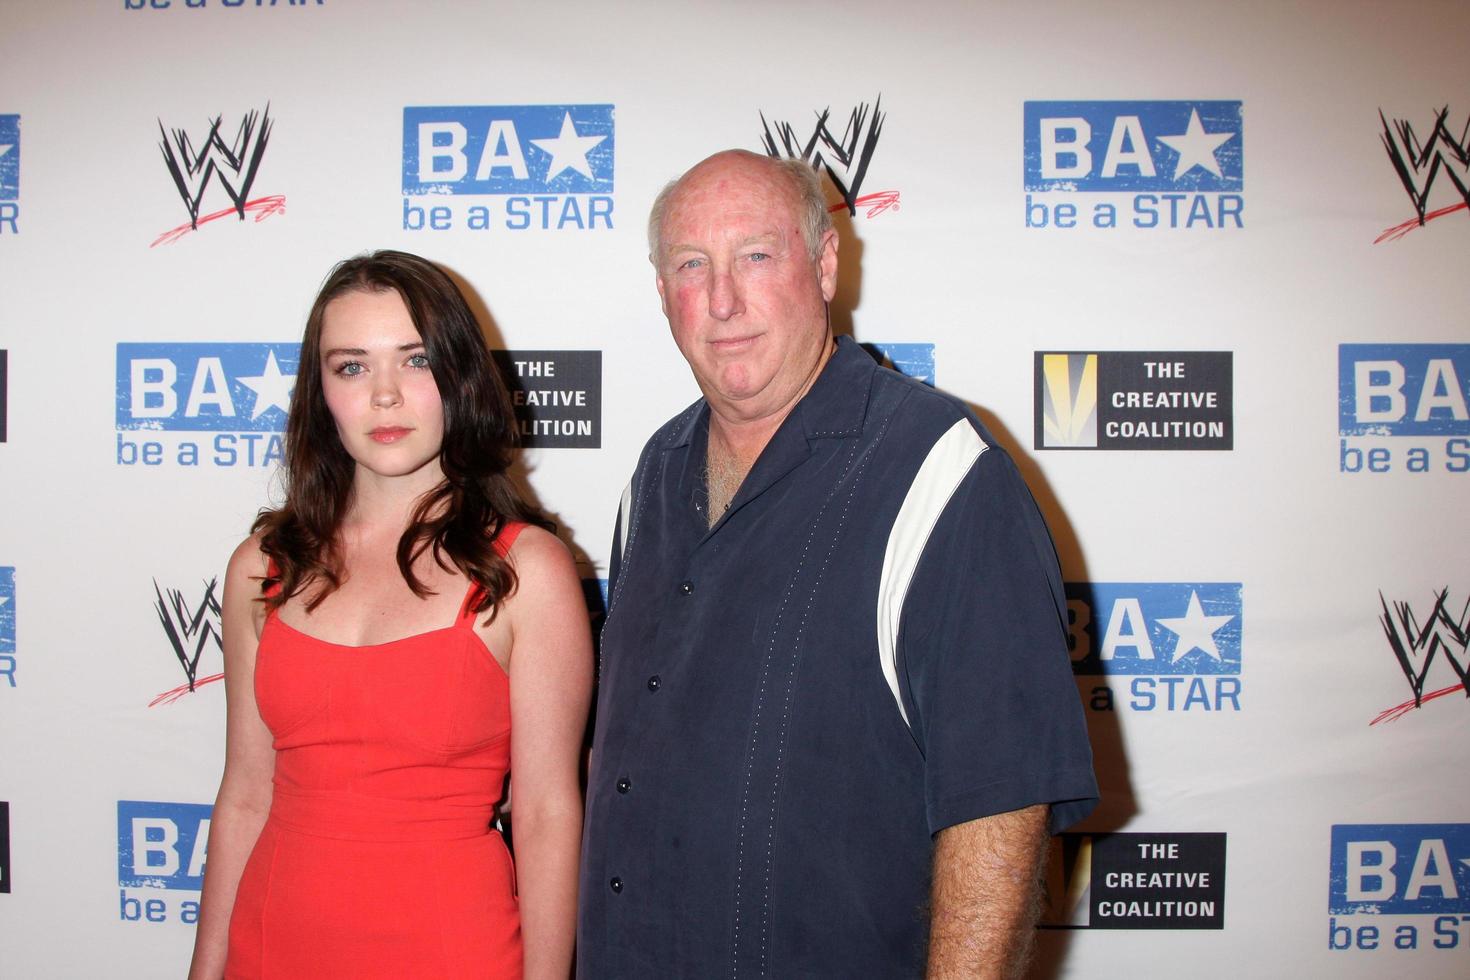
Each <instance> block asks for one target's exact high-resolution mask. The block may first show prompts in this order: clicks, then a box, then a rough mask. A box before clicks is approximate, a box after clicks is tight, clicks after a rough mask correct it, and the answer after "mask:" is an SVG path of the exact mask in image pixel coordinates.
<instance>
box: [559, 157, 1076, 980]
mask: <svg viewBox="0 0 1470 980" xmlns="http://www.w3.org/2000/svg"><path fill="white" fill-rule="evenodd" d="M649 236H650V244H651V247H652V254H651V258H652V261H653V264H654V266H655V268H656V270H657V282H658V293H659V297H660V298H661V300H662V303H663V310H664V313H665V315H666V316H667V317H668V320H669V326H670V328H671V329H672V331H673V334H674V342H675V343H676V344H678V346H679V350H680V351H681V352H682V353H683V355H684V357H685V358H686V359H687V360H688V362H689V366H690V368H691V369H692V370H693V372H694V377H695V380H696V381H697V382H698V383H699V388H700V390H701V391H702V392H703V394H704V397H703V398H702V399H700V400H699V401H698V402H696V403H695V404H694V405H691V406H690V407H689V408H688V409H686V410H685V411H684V412H682V413H680V414H679V415H678V416H677V417H676V418H674V419H673V420H672V421H670V422H669V423H668V424H667V425H665V426H664V427H663V428H662V429H660V430H659V431H658V432H657V433H656V434H655V435H654V436H653V438H652V439H651V440H650V441H649V443H648V445H647V447H646V448H645V449H644V451H643V455H642V457H641V459H640V460H639V463H638V467H637V470H636V472H635V474H634V476H633V480H632V483H631V484H630V485H629V488H628V491H627V493H626V494H625V495H624V498H623V503H622V507H621V509H620V512H619V518H618V530H617V535H616V538H615V540H614V545H613V555H612V570H611V576H610V589H611V591H610V597H609V602H608V616H607V621H606V625H605V627H604V630H603V640H602V656H603V664H602V674H601V693H600V699H599V705H598V713H597V732H596V737H595V741H594V745H593V752H592V774H591V782H590V786H589V789H588V809H587V829H586V844H585V849H584V863H583V871H582V912H581V923H580V928H579V950H578V960H579V970H580V972H581V974H582V975H583V976H585V977H589V978H599V980H600V978H607V977H639V978H642V977H719V976H726V977H747V976H750V977H754V976H772V977H911V976H918V975H921V974H923V972H924V970H925V964H926V963H927V969H928V972H929V974H930V975H931V976H977V975H994V976H1003V975H1006V974H1007V973H1008V972H1009V971H1012V970H1014V969H1016V968H1017V964H1018V962H1019V961H1020V958H1021V957H1022V956H1023V954H1024V950H1025V947H1026V946H1027V944H1028V938H1029V935H1030V933H1031V928H1032V923H1033V918H1034V914H1035V912H1034V907H1035V904H1036V887H1037V886H1036V881H1037V877H1038V875H1037V868H1038V865H1039V862H1040V860H1041V856H1042V853H1043V850H1044V846H1045V833H1046V827H1047V824H1048V812H1049V813H1050V824H1051V827H1052V829H1053V830H1056V829H1059V828H1060V827H1062V826H1065V825H1067V824H1070V823H1072V822H1073V821H1075V820H1077V819H1080V818H1081V817H1082V816H1084V815H1085V814H1086V813H1087V812H1088V810H1090V809H1091V807H1092V806H1093V805H1094V803H1095V801H1096V796H1097V789H1096V783H1095V782H1094V779H1093V775H1092V763H1091V753H1090V750H1089V748H1088V744H1087V736H1086V731H1085V728H1084V726H1083V721H1082V714H1081V708H1080V705H1079V703H1078V698H1077V693H1076V689H1075V687H1074V686H1073V683H1072V678H1071V671H1070V669H1069V666H1068V659H1067V653H1066V647H1065V633H1064V627H1063V623H1064V619H1063V616H1064V609H1065V606H1064V602H1063V597H1062V585H1061V581H1060V575H1059V573H1058V570H1057V563H1056V557H1055V553H1054V551H1053V548H1052V544H1051V540H1050V538H1049V537H1048V535H1047V531H1046V527H1045V525H1044V524H1043V522H1042V520H1041V517H1040V515H1039V514H1038V512H1037V510H1036V506H1035V504H1034V502H1033V501H1032V499H1031V497H1030V495H1029V494H1028V493H1027V491H1026V488H1025V486H1024V485H1023V483H1022V482H1021V480H1020V478H1019V476H1018V475H1017V473H1016V469H1015V467H1014V465H1013V464H1012V463H1011V461H1010V459H1009V458H1007V457H1006V455H1005V453H1004V451H1003V450H1001V449H1000V448H998V447H996V446H995V444H994V442H993V440H992V439H991V438H990V436H989V435H988V434H987V433H986V432H985V430H984V428H982V427H981V426H980V424H979V423H978V422H977V421H976V420H975V418H974V416H973V415H972V414H971V413H970V412H969V411H968V410H967V409H966V407H965V406H964V405H963V404H962V403H960V402H959V401H957V400H955V399H954V398H951V397H948V396H946V395H943V394H940V393H938V392H936V391H933V390H932V389H930V388H927V387H925V386H924V385H921V384H918V383H916V382H914V381H911V380H909V379H906V378H903V377H901V376H900V375H898V374H895V373H893V372H891V371H887V370H884V369H882V368H880V367H878V365H877V364H875V363H874V362H873V360H872V359H871V358H870V357H868V355H867V354H865V353H864V352H863V351H862V350H861V349H860V348H858V347H857V346H856V345H855V344H853V343H852V342H851V341H850V340H848V339H846V338H842V339H840V340H834V339H833V336H832V333H831V329H830V327H829V325H828V318H827V303H828V302H829V301H830V300H831V299H832V295H833V292H834V290H835V288H836V283H837V233H836V232H835V231H834V230H833V229H832V226H831V222H830V220H829V218H828V215H827V209H826V206H825V202H824V200H823V197H822V192H821V187H820V184H819V183H818V182H817V178H816V175H815V173H814V172H813V171H812V170H811V168H810V167H807V166H805V165H804V164H802V163H800V162H797V161H776V160H771V159H769V158H766V157H762V156H757V155H754V154H750V153H744V152H735V151H732V152H726V153H721V154H717V155H716V156H713V157H711V158H709V159H708V160H705V161H704V162H702V163H700V164H699V165H698V166H696V167H694V168H693V169H692V170H690V171H689V172H688V173H686V174H685V175H684V176H683V177H682V178H680V179H679V180H678V181H676V182H675V183H673V184H671V185H670V186H669V187H668V188H666V189H665V190H664V192H663V194H661V195H660V196H659V198H658V200H657V202H656V203H655V204H654V208H653V214H652V216H651V218H650V221H649Z"/></svg>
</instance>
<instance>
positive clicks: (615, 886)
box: [607, 878, 623, 895]
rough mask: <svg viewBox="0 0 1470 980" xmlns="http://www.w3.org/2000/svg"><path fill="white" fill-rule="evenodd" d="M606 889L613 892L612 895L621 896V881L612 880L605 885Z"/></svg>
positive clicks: (619, 879) (617, 879)
mask: <svg viewBox="0 0 1470 980" xmlns="http://www.w3.org/2000/svg"><path fill="white" fill-rule="evenodd" d="M607 887H609V888H611V889H612V890H613V894H614V895H621V894H622V893H623V879H621V878H614V879H613V880H612V881H609V882H608V883H607Z"/></svg>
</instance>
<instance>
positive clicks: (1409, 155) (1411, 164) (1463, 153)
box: [1378, 106, 1470, 241]
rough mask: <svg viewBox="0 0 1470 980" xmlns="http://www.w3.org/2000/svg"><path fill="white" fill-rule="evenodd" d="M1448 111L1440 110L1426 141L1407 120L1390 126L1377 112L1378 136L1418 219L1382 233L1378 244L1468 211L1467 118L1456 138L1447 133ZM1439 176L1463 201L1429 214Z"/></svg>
mask: <svg viewBox="0 0 1470 980" xmlns="http://www.w3.org/2000/svg"><path fill="white" fill-rule="evenodd" d="M1449 112H1450V110H1449V106H1445V107H1444V108H1443V109H1441V110H1439V112H1438V113H1436V114H1435V117H1434V125H1433V126H1432V127H1430V130H1429V136H1428V138H1426V139H1423V140H1421V139H1420V138H1419V135H1418V134H1417V133H1416V132H1414V127H1413V125H1412V124H1411V123H1409V122H1408V121H1407V120H1404V119H1395V120H1393V122H1391V123H1390V122H1389V121H1388V119H1387V118H1386V117H1385V116H1384V115H1383V112H1382V110H1380V111H1379V113H1378V119H1379V121H1380V122H1382V123H1383V134H1382V136H1381V137H1380V139H1382V141H1383V148H1384V149H1385V150H1387V151H1388V159H1389V162H1390V163H1392V164H1393V169H1394V172H1395V173H1397V174H1398V175H1399V181H1400V183H1402V184H1403V185H1404V192H1405V193H1407V194H1408V195H1409V200H1410V201H1411V202H1412V203H1413V205H1414V213H1415V215H1416V216H1417V218H1413V219H1410V220H1409V221H1406V222H1404V224H1402V225H1398V226H1396V227H1394V228H1390V229H1389V230H1388V231H1385V232H1384V233H1383V234H1382V235H1380V236H1379V238H1378V240H1379V241H1383V240H1384V239H1391V238H1400V237H1402V236H1403V234H1405V233H1406V232H1407V231H1408V230H1409V228H1412V227H1414V226H1416V225H1418V226H1422V225H1423V224H1424V223H1425V222H1426V221H1429V220H1432V219H1434V218H1438V217H1441V216H1442V215H1446V214H1449V213H1450V212H1452V211H1459V210H1462V209H1464V208H1470V118H1467V119H1466V121H1465V127H1464V128H1463V129H1462V130H1461V131H1460V135H1459V137H1458V138H1457V137H1456V136H1455V135H1454V134H1453V133H1451V132H1450V127H1449V123H1448V121H1447V120H1448V117H1449ZM1441 173H1443V174H1444V175H1445V176H1446V177H1447V178H1448V179H1449V181H1450V183H1452V184H1454V185H1455V190H1457V191H1459V193H1460V197H1461V198H1463V202H1462V203H1459V204H1452V205H1450V206H1449V207H1445V208H1439V209H1437V210H1435V211H1429V210H1428V207H1429V192H1430V191H1431V190H1433V189H1434V182H1435V181H1436V180H1437V179H1438V178H1439V175H1440V174H1441Z"/></svg>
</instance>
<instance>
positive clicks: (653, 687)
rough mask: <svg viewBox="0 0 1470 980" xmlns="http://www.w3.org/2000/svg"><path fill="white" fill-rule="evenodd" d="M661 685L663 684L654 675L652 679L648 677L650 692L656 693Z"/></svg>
mask: <svg viewBox="0 0 1470 980" xmlns="http://www.w3.org/2000/svg"><path fill="white" fill-rule="evenodd" d="M661 683H663V682H662V681H660V680H659V679H658V675H657V674H654V675H653V676H652V677H650V678H649V679H648V689H649V690H650V691H657V690H658V686H659V684H661Z"/></svg>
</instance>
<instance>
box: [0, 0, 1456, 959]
mask: <svg viewBox="0 0 1470 980" xmlns="http://www.w3.org/2000/svg"><path fill="white" fill-rule="evenodd" d="M1467 13H1470V12H1467V10H1466V9H1465V7H1464V5H1463V4H1461V3H1454V2H1444V3H1429V2H1405V3H1397V4H1380V3H1359V2H1316V3H1300V4H1275V3H1237V2H1225V0H1210V2H1201V3H1195V4H1188V5H1182V6H1181V5H1179V4H1165V3H1157V4H1155V3H1141V2H1122V3H1115V4H1105V5H1104V4H1090V3H1086V2H1081V0H1064V2H1059V3H1054V4H1048V5H1044V6H1036V5H1030V4H1020V3H1014V4H1013V3H981V2H967V3H958V2H935V3H925V4H909V5H893V4H886V3H880V2H869V0H849V2H844V3H830V4H784V5H783V4H776V3H748V4H741V5H733V4H729V5H727V4H718V3H713V2H709V3H694V4H689V3H673V2H661V0H659V2H655V0H648V2H627V3H619V4H606V3H590V2H580V0H569V2H562V3H558V4H555V5H545V4H492V3H482V2H471V0H463V2H453V0H412V2H410V0H399V2H388V0H87V2H84V0H7V2H6V3H5V4H4V5H3V7H0V486H3V488H4V498H3V499H4V506H3V507H0V975H4V976H6V977H16V978H29V977H83V978H90V977H103V976H106V977H119V978H122V977H127V978H134V977H136V978H151V977H164V976H179V975H182V972H183V970H184V968H185V965H186V963H187V961H188V955H189V950H190V946H191V943H192V940H193V923H194V921H195V919H196V917H197V913H198V899H199V887H200V882H201V876H202V874H203V871H204V868H205V865H206V862H207V853H206V849H205V840H206V837H207V833H208V822H209V818H210V804H211V801H212V799H213V797H214V792H215V789H216V787H217V782H218V778H219V774H220V766H221V761H222V756H223V732H224V703H225V702H224V691H223V684H221V683H219V681H220V672H221V669H222V666H221V664H222V660H221V649H220V633H219V629H220V623H219V616H220V594H221V583H222V576H223V572H224V567H225V562H226V559H227V557H228V556H229V554H230V551H231V549H232V548H233V547H234V545H235V544H236V543H237V542H238V541H239V540H240V539H241V538H242V537H243V536H244V535H245V533H246V531H247V529H248V527H249V524H250V522H251V519H252V517H253V516H254V514H255V513H256V511H257V510H258V509H259V508H261V507H262V506H265V505H267V504H269V503H271V502H273V501H276V500H278V499H279V493H280V487H279V481H278V479H277V474H276V467H277V464H278V463H279V461H280V459H281V450H282V429H283V426H284V422H285V417H286V415H285V413H286V409H287V406H288V405H289V403H290V399H291V395H292V389H293V386H294V384H295V377H296V373H297V368H298V341H299V339H300V334H301V330H302V328H303V325H304V319H305V316H306V312H307V309H308V307H309V305H310V302H311V300H312V297H313V295H314V294H315V291H316V289H317V286H318V285H319V284H320V282H321V280H322V278H323V276H324V275H325V274H326V272H327V270H328V269H329V268H330V267H331V265H332V264H333V263H334V262H335V261H337V260H339V259H341V258H343V257H346V256H349V255H352V254H355V253H357V252H361V251H363V250H367V249H373V248H382V247H392V248H400V249H406V250H409V251H413V252H418V253H421V254H423V255H425V256H427V257H429V258H431V259H433V260H435V261H438V262H440V263H442V264H443V265H444V266H446V267H447V268H448V269H449V270H451V272H452V274H453V275H454V276H455V277H456V279H457V280H458V281H459V282H460V283H461V284H462V287H463V289H464V291H465V293H466V294H467V295H468V296H469V297H470V299H471V303H472V305H473V306H474V307H475V309H476V310H477V312H478V313H479V314H480V316H481V318H482V321H483V324H484V328H485V331H486V333H487V336H488V337H489V338H490V343H491V347H492V348H494V349H495V350H496V351H497V352H498V353H497V357H498V358H499V360H500V363H501V365H502V367H503V368H504V370H505V371H506V372H507V374H508V375H509V376H510V377H511V378H512V379H513V382H514V384H515V387H516V391H517V395H516V401H517V408H516V411H517V413H518V416H519V424H520V429H521V433H522V435H523V441H524V444H525V447H526V448H525V451H524V453H523V456H522V460H521V463H520V464H519V467H518V474H519V476H520V477H521V479H522V480H523V481H524V483H525V486H526V487H527V488H528V491H529V492H530V493H532V494H533V495H534V497H535V498H536V500H538V501H539V503H540V504H541V505H542V506H544V507H545V508H546V510H547V511H548V512H549V513H551V514H552V515H553V516H554V517H555V519H556V520H557V522H558V524H559V526H560V533H561V535H562V537H563V538H564V539H565V540H566V542H567V543H568V545H570V546H571V548H572V549H573V550H574V552H575V554H576V555H577V557H578V561H579V563H580V566H581V568H582V572H583V575H584V577H585V580H586V581H585V585H586V591H587V595H588V601H589V603H590V604H591V605H592V606H593V608H594V609H596V608H597V607H598V606H599V605H600V589H599V584H600V581H601V580H602V579H603V578H604V577H605V575H606V568H607V558H608V550H609V546H610V538H611V532H612V523H613V517H614V514H615V510H616V506H617V498H618V494H619V492H620V490H621V488H622V486H623V485H624V483H625V482H626V480H627V478H628V476H629V475H630V473H631V470H632V467H633V464H634V462H635V458H636V454H637V451H638V449H639V447H640V446H641V445H642V443H643V441H644V439H645V438H646V437H647V436H648V435H649V434H650V433H651V432H652V430H653V429H654V428H655V427H656V426H657V425H658V424H659V423H660V422H662V421H663V420H664V419H665V418H667V417H668V416H670V415H672V414H674V413H675V412H676V411H678V410H679V409H680V408H682V407H683V406H684V405H685V404H687V403H688V402H689V401H691V400H692V399H693V398H694V397H696V395H697V392H696V389H695V387H694V385H693V383H692V381H691V380H690V377H689V374H688V371H687V369H686V368H685V366H684V364H683V362H682V360H681V359H680V357H679V355H678V353H677V351H676V350H675V348H674V345H673V343H672V342H671V340H670V339H669V337H668V334H667V327H666V325H665V324H664V322H663V320H662V317H661V315H660V312H659V307H658V301H657V296H656V294H655V290H654V282H653V273H652V270H651V268H650V266H649V265H648V262H647V259H646V251H647V249H646V244H645V238H644V226H645V221H646V215H647V210H648V206H649V204H650V203H651V201H652V199H653V197H654V195H655V194H656V193H657V191H658V189H659V188H660V187H661V186H662V185H663V183H664V182H665V181H667V180H668V179H670V178H672V177H674V176H676V175H677V174H678V173H680V172H681V171H683V170H684V169H685V168H687V167H688V166H690V165H691V164H693V163H694V162H696V161H697V160H699V159H700V158H702V157H704V156H706V155H707V154H709V153H711V152H713V151H715V150H718V149H722V148H725V147H744V148H747V149H750V150H754V151H758V152H767V153H772V154H781V155H792V156H800V157H805V158H806V159H808V160H810V161H811V163H812V164H813V165H814V166H816V167H818V168H820V169H821V170H822V172H823V173H824V174H825V175H826V177H827V178H828V185H827V186H828V196H829V200H830V202H831V205H832V208H833V211H834V215H835V216H836V220H837V223H838V227H839V230H840V232H841V235H842V245H841V271H840V278H841V282H840V288H839V292H838V297H837V300H836V302H835V303H834V306H833V311H832V315H833V322H834V326H835V327H836V329H837V330H838V331H839V332H842V333H848V334H851V335H853V336H854V337H855V338H856V339H857V340H858V341H859V342H861V343H863V344H865V345H867V346H868V349H869V350H870V351H871V352H872V353H873V355H874V356H875V357H878V358H881V359H883V360H885V361H887V362H889V363H891V365H892V366H893V367H894V368H895V369H896V370H899V371H903V372H905V373H908V374H911V375H914V376H916V377H920V378H922V379H923V380H924V381H925V382H927V383H930V384H933V385H935V386H937V387H939V388H942V389H944V390H946V391H949V392H952V393H954V394H956V395H958V396H960V397H961V398H963V399H965V400H966V401H967V402H969V403H970V404H972V405H973V406H974V407H975V410H976V411H977V412H978V413H979V415H980V417H981V418H982V419H983V420H984V421H985V422H986V424H987V425H988V426H989V427H990V428H991V429H992V431H993V432H994V433H995V434H996V436H997V437H998V438H999V439H1000V441H1001V442H1002V443H1004V444H1005V445H1006V446H1007V448H1008V449H1009V450H1010V451H1011V453H1012V454H1013V455H1014V456H1015V457H1016V459H1017V461H1018V463H1019V464H1020V465H1021V468H1022V470H1023V472H1024V474H1025V476H1026V478H1027V480H1028V482H1029V483H1030V485H1031V488H1032V491H1033V492H1034V493H1035V495H1036V497H1037V499H1038V501H1039V502H1040V503H1041V506H1042V508H1043V510H1044V511H1045V513H1046V515H1047V517H1048V520H1049V522H1050V524H1051V528H1052V531H1053V535H1054V537H1055V539H1056V542H1057V546H1058V550H1059V552H1060V554H1061V556H1062V561H1063V568H1064V572H1065V578H1066V580H1067V582H1068V585H1067V589H1068V602H1069V606H1070V611H1071V613H1070V614H1071V644H1072V656H1073V664H1074V670H1075V673H1076V681H1077V690H1078V696H1079V697H1080V698H1081V700H1082V702H1083V703H1084V704H1085V706H1086V709H1087V715H1088V719H1089V724H1090V726H1091V732H1092V738H1093V745H1094V750H1095V753H1096V759H1097V767H1098V774H1099V778H1100V782H1101V784H1102V787H1103V794H1104V800H1103V803H1102V805H1101V807H1100V808H1099V810H1098V811H1097V812H1096V814H1095V815H1094V816H1092V817H1091V818H1089V820H1088V821H1087V822H1086V823H1084V824H1083V825H1081V826H1079V827H1077V828H1074V829H1072V830H1071V831H1069V832H1068V833H1065V834H1063V835H1062V836H1061V837H1060V838H1058V839H1057V840H1056V842H1055V844H1054V847H1053V852H1052V855H1051V862H1050V867H1049V870H1048V876H1047V877H1048V896H1049V897H1048V907H1047V910H1046V913H1045V915H1044V920H1043V924H1042V927H1041V931H1040V935H1039V953H1038V956H1037V960H1036V963H1035V966H1034V968H1033V973H1034V975H1036V976H1047V977H1050V976H1075V977H1132V976H1156V975H1160V974H1164V973H1176V972H1177V973H1188V974H1189V975H1192V976H1199V977H1234V976H1239V975H1245V976H1263V977H1273V976H1280V977H1286V976H1341V977H1380V976H1384V975H1399V976H1415V977H1463V976H1467V975H1470V778H1467V777H1466V774H1465V773H1466V770H1465V758H1466V754H1465V753H1466V749H1465V746H1466V744H1467V735H1470V702H1467V692H1466V686H1465V685H1466V673H1467V669H1470V654H1467V649H1466V644H1467V630H1470V561H1467V557H1466V556H1467V546H1470V520H1467V516H1466V505H1467V501H1470V495H1467V492H1466V491H1467V489H1470V475H1467V473H1470V411H1467V403H1470V322H1467V310H1470V275H1467V273H1466V271H1465V256H1466V254H1467V246H1470V210H1467V203H1470V156H1467V154H1470V61H1467V59H1466V57H1465V52H1464V48H1465V41H1466V39H1467V37H1470V34H1467V23H1466V21H1467ZM967 587H968V586H967V583H965V582H963V581H956V582H954V588H956V589H964V588H967ZM976 751H977V752H983V751H985V746H983V745H977V746H976ZM382 887H383V888H384V889H385V890H386V889H391V888H393V887H394V884H393V882H392V881H386V880H385V881H383V882H382Z"/></svg>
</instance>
